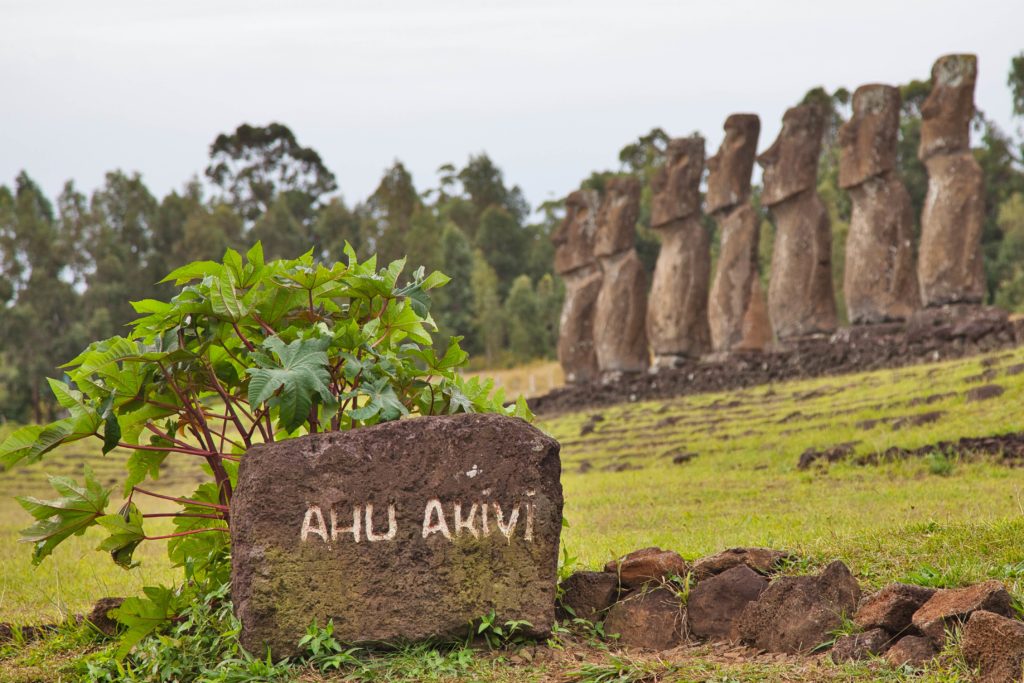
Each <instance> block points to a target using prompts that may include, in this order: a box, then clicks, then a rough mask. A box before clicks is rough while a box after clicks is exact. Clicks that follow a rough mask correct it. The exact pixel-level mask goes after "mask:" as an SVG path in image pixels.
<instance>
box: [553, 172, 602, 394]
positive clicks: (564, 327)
mask: <svg viewBox="0 0 1024 683" xmlns="http://www.w3.org/2000/svg"><path fill="white" fill-rule="evenodd" d="M599 208H600V199H599V197H598V194H597V192H596V191H594V190H578V191H576V192H573V193H571V194H570V195H569V196H568V197H566V199H565V212H566V213H565V220H563V221H562V224H561V225H560V226H559V228H558V230H557V231H555V233H554V234H553V235H552V236H551V241H552V243H554V245H555V271H556V272H557V273H559V274H560V275H561V276H562V280H563V281H564V282H565V299H564V301H563V304H562V317H561V321H560V323H559V329H558V361H559V363H560V364H561V366H562V370H563V372H564V373H565V378H566V381H567V382H569V383H585V382H589V381H591V380H594V379H596V378H597V375H598V368H597V353H596V351H595V349H594V314H595V311H596V307H597V296H598V293H599V292H600V291H601V269H600V268H599V267H598V263H597V259H596V257H595V256H594V241H595V239H596V238H597V213H598V209H599Z"/></svg>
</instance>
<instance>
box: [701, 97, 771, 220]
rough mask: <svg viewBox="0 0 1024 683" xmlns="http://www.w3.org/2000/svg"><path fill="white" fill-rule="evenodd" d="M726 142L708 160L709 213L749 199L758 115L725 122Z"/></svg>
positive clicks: (758, 128) (731, 118) (734, 117)
mask: <svg viewBox="0 0 1024 683" xmlns="http://www.w3.org/2000/svg"><path fill="white" fill-rule="evenodd" d="M724 129H725V139H723V140H722V145H721V146H720V147H719V148H718V152H717V153H716V154H715V155H714V156H713V157H710V158H709V159H708V191H707V196H706V197H705V202H706V206H707V212H708V213H717V212H719V211H723V210H728V209H731V208H733V207H736V206H739V205H740V204H746V203H747V201H748V200H749V199H750V174H751V172H752V171H753V170H754V159H755V158H756V157H757V139H758V136H759V135H760V134H761V119H760V118H758V116H757V114H733V115H731V116H730V117H729V118H727V119H726V120H725V126H724Z"/></svg>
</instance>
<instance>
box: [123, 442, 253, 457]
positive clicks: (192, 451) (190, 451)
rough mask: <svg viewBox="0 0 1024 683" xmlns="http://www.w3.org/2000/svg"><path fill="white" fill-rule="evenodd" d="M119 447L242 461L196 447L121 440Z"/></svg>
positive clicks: (218, 452) (225, 454)
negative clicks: (144, 444)
mask: <svg viewBox="0 0 1024 683" xmlns="http://www.w3.org/2000/svg"><path fill="white" fill-rule="evenodd" d="M117 446H118V448H127V449H129V450H133V451H151V452H153V453H162V452H167V453H181V454H183V455H194V456H197V457H200V458H207V459H210V458H222V459H224V460H233V461H235V462H241V458H239V457H238V456H237V455H228V454H227V453H221V452H220V451H212V452H211V451H200V450H196V449H195V448H177V447H174V446H143V445H142V444H137V443H136V444H132V443H125V442H123V441H119V442H118V444H117Z"/></svg>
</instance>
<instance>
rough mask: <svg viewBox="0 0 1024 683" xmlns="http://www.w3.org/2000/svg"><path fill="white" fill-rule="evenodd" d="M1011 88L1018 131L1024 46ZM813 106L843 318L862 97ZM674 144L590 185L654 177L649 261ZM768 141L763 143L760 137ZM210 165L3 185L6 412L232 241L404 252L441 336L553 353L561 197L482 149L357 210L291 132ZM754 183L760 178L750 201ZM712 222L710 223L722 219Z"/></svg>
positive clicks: (245, 132)
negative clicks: (164, 182) (427, 277)
mask: <svg viewBox="0 0 1024 683" xmlns="http://www.w3.org/2000/svg"><path fill="white" fill-rule="evenodd" d="M1008 85H1009V87H1010V91H1011V94H1012V97H1013V113H1014V115H1015V117H1017V118H1016V119H1015V120H1016V121H1018V122H1020V124H1021V128H1024V53H1022V54H1021V55H1020V56H1018V57H1016V58H1014V59H1013V61H1012V63H1011V69H1010V75H1009V78H1008ZM930 89H931V85H930V83H929V82H928V81H916V80H915V81H912V82H910V83H908V84H905V85H903V86H902V87H901V93H902V95H903V108H902V112H901V124H900V139H899V158H900V166H899V168H900V173H901V174H902V176H903V179H904V182H905V183H906V185H907V189H908V190H909V192H910V194H911V197H912V200H913V203H914V209H915V213H916V215H917V216H918V217H919V216H920V212H921V206H922V204H923V202H924V197H925V193H926V190H927V182H928V181H927V174H926V172H925V169H924V166H923V164H921V162H919V161H918V160H917V145H918V141H919V139H920V125H921V115H920V107H921V104H922V103H923V102H924V99H925V98H926V97H927V95H928V92H929V91H930ZM803 101H804V102H807V101H816V102H818V103H819V104H821V105H822V106H824V107H825V108H826V109H827V111H828V112H830V125H829V126H828V130H827V131H826V139H825V144H824V146H823V152H822V159H821V162H822V163H821V165H820V168H819V192H820V194H821V196H822V200H823V201H824V202H825V204H826V206H827V207H828V210H829V214H830V216H831V218H832V231H833V275H834V278H835V284H836V287H835V290H836V292H837V298H838V300H839V301H838V303H839V310H840V312H841V313H842V312H843V311H844V310H845V307H844V305H843V302H842V279H843V264H844V262H845V244H846V233H847V230H848V227H849V219H850V211H851V204H850V200H849V197H848V195H847V194H846V192H845V191H843V190H841V189H840V188H839V185H838V159H839V146H838V141H837V139H836V137H837V133H838V129H839V126H840V125H841V124H842V123H843V121H844V120H845V119H846V118H847V117H848V116H849V105H850V91H849V90H847V89H845V88H840V89H838V90H836V91H835V92H832V93H829V92H826V91H825V90H824V89H822V88H815V89H812V90H811V91H809V92H808V93H807V94H806V95H805V97H804V99H803ZM723 119H724V116H723ZM974 126H975V130H976V132H977V133H978V135H977V138H978V140H979V145H978V146H977V147H976V149H975V155H976V157H977V159H978V161H979V163H980V164H981V167H982V169H983V171H984V175H985V192H986V197H985V200H986V204H985V205H986V224H985V232H984V236H983V247H984V252H985V267H986V276H987V284H988V295H989V296H988V298H989V301H990V302H991V303H995V304H996V305H999V306H1002V307H1004V308H1007V309H1010V310H1024V171H1022V169H1024V167H1022V159H1024V130H1022V129H1021V128H1018V130H1016V131H1015V132H1014V133H1013V134H1011V133H1007V132H1006V131H1003V130H1000V129H999V127H998V126H997V125H995V123H994V122H993V121H992V120H991V119H990V118H989V117H987V116H986V115H985V113H984V112H981V111H979V112H977V114H976V116H975V120H974ZM668 139H669V136H668V134H667V133H665V131H663V130H662V129H660V128H655V129H653V130H652V131H650V132H649V133H648V134H646V135H643V136H640V137H639V138H638V139H637V140H635V141H633V142H631V143H630V144H628V145H626V146H625V147H624V148H623V149H622V150H621V151H620V153H619V161H620V164H621V165H620V168H619V170H618V171H614V172H613V171H606V172H595V173H593V174H591V176H590V177H589V178H587V179H586V180H584V181H583V183H582V184H581V185H582V186H584V187H591V188H594V189H597V190H599V191H600V190H601V189H602V188H603V186H604V183H605V181H606V180H607V179H608V178H609V177H611V176H614V175H619V174H632V175H636V176H637V177H639V178H640V179H641V180H642V181H643V186H644V188H645V189H644V194H643V201H642V205H641V214H640V218H639V221H638V226H637V228H638V241H637V249H638V251H639V253H640V257H641V259H642V260H643V262H644V263H645V265H646V266H647V268H648V269H649V270H653V268H654V263H655V261H656V259H657V255H658V249H659V242H658V238H657V235H656V234H655V233H654V231H652V230H651V229H650V185H649V180H650V178H651V176H652V175H653V173H654V172H655V170H657V168H658V166H659V165H660V164H661V163H662V162H663V160H664V153H665V149H666V146H667V143H668ZM769 144H771V140H765V139H762V140H761V141H760V145H759V146H760V148H761V149H764V148H765V147H767V146H768V145H769ZM713 151H714V150H712V149H709V150H708V154H711V153H713ZM204 175H205V182H200V181H199V180H198V179H194V180H193V181H192V182H190V183H188V185H187V186H186V187H185V188H184V189H183V190H182V191H181V192H171V193H170V194H168V195H167V196H165V197H163V198H162V199H158V198H157V197H155V196H154V195H153V194H152V193H151V192H150V191H149V189H148V188H147V187H146V186H145V184H144V183H143V181H142V178H141V177H140V176H139V175H138V174H125V173H122V172H120V171H115V172H112V173H108V174H107V176H106V179H105V182H104V184H103V186H102V187H100V188H99V189H97V190H96V191H95V192H93V193H92V195H91V196H88V197H87V196H85V195H84V194H83V193H81V192H80V191H79V190H77V189H76V187H75V186H74V184H73V183H70V182H69V183H68V184H67V185H66V186H65V187H64V190H63V191H62V192H61V194H60V196H59V197H57V198H56V202H55V203H54V201H52V200H51V199H49V198H47V197H46V196H45V195H44V194H43V192H42V191H41V190H40V189H39V187H38V186H37V185H36V184H35V183H34V182H33V181H32V179H31V178H29V177H28V176H27V175H26V174H24V173H22V174H21V175H19V176H18V178H17V179H16V180H15V182H14V185H13V187H7V186H0V259H2V260H0V264H2V266H0V268H2V270H0V419H14V420H19V421H24V420H35V421H39V420H42V419H48V418H50V417H51V414H50V413H51V412H52V411H53V409H54V406H53V404H52V403H51V402H49V400H48V399H47V398H46V397H47V396H48V391H47V387H46V381H45V379H46V377H47V376H51V377H56V376H59V375H60V371H59V370H58V369H57V367H56V366H57V364H59V363H61V362H63V361H65V360H67V359H70V358H71V357H73V356H74V355H75V354H77V352H78V351H79V350H81V348H82V347H83V346H85V345H86V344H87V343H88V342H89V341H91V340H93V339H98V338H103V337H107V336H110V335H113V334H117V333H118V332H119V331H120V330H122V329H123V326H124V324H125V323H126V322H127V321H129V320H131V319H132V318H133V317H134V311H133V309H132V307H131V305H130V303H129V302H131V301H135V300H139V299H143V298H149V297H155V298H161V297H166V296H168V295H169V293H170V290H169V289H167V288H164V287H161V286H160V285H158V284H155V283H157V282H158V281H159V280H160V279H161V278H162V277H163V276H164V275H165V274H166V273H168V272H170V271H171V270H172V269H174V268H175V267H177V266H179V265H182V264H184V263H187V262H189V261H195V260H204V259H214V258H219V257H220V256H222V255H223V253H224V250H225V249H227V248H229V247H233V248H236V249H239V250H243V249H246V248H248V246H250V245H251V244H252V243H253V242H255V241H256V240H260V241H262V243H263V246H264V250H265V252H266V253H267V255H268V257H294V256H296V255H298V254H301V253H304V252H306V251H308V250H310V249H312V250H313V253H314V254H315V256H316V257H317V258H318V259H321V260H323V261H333V260H337V259H339V258H342V247H343V245H344V244H345V242H349V243H350V244H352V245H353V247H355V249H356V251H357V253H358V254H359V256H360V258H366V257H368V256H369V255H371V254H373V253H376V254H377V255H378V258H379V260H380V262H382V263H385V262H388V261H390V260H393V259H397V258H401V257H402V256H405V255H407V256H408V258H409V263H410V265H424V266H426V267H427V268H428V269H438V270H442V271H443V272H445V273H447V274H448V275H450V276H451V277H452V282H451V283H450V284H449V285H448V286H447V287H445V288H443V289H441V290H439V291H438V293H437V294H436V296H435V300H434V305H433V308H432V312H433V314H434V317H435V319H436V320H437V322H438V324H439V326H440V328H441V331H442V334H444V335H462V336H464V337H465V338H466V339H465V342H464V343H463V345H464V347H465V348H467V350H469V351H470V352H471V354H473V356H474V357H475V358H476V360H477V361H478V362H479V363H480V364H482V365H486V366H491V367H493V366H496V365H503V364H508V363H513V362H518V361H522V360H526V359H531V358H538V357H553V355H554V350H555V343H556V340H557V334H558V318H559V314H560V309H561V302H562V284H561V281H560V280H559V279H558V278H557V277H556V276H555V275H554V274H553V273H552V261H553V247H552V245H551V243H550V235H551V233H552V232H553V230H554V229H555V227H557V224H558V222H559V221H560V219H561V208H562V207H561V203H560V202H547V203H545V204H542V205H540V206H539V207H536V209H535V210H531V207H530V205H529V204H528V203H527V201H526V199H525V197H524V196H523V193H522V192H521V190H520V189H519V188H518V187H517V186H515V185H511V186H510V185H509V184H507V183H506V181H505V179H504V177H503V174H502V172H501V169H500V168H499V167H498V166H496V165H495V163H494V162H493V161H492V160H491V159H490V158H489V157H488V156H487V155H486V154H480V155H479V156H474V157H471V158H470V159H469V160H468V161H467V162H466V163H465V165H464V166H462V167H461V168H460V167H457V166H455V165H452V164H445V165H444V166H441V167H440V168H439V169H438V173H437V177H436V179H435V180H434V181H433V182H432V183H430V185H429V186H426V187H416V185H415V184H414V183H413V178H412V176H411V175H410V173H409V172H408V170H407V169H406V168H405V167H404V166H403V165H402V163H401V162H399V161H396V162H395V163H394V165H392V166H391V167H390V168H388V169H387V170H386V171H385V172H384V175H383V177H382V178H381V180H380V183H379V184H378V186H377V188H376V190H375V191H374V192H373V193H372V194H371V195H370V196H369V197H368V198H367V199H366V200H365V201H362V202H358V203H356V204H354V205H351V206H350V205H348V204H346V203H345V201H344V200H343V199H342V198H341V196H340V195H339V194H338V192H337V190H338V187H337V182H336V180H335V177H334V175H333V174H332V173H331V172H330V170H328V169H327V168H326V166H325V165H324V164H323V162H322V160H321V159H320V156H319V155H318V154H317V153H316V151H315V150H313V149H310V148H308V147H303V146H301V145H300V144H299V142H298V141H297V140H296V138H295V136H294V134H293V133H292V131H290V130H289V129H288V128H287V127H286V126H284V125H281V124H270V125H268V126H265V127H255V126H249V125H243V126H240V127H239V128H238V129H237V130H235V131H234V132H233V133H230V134H224V135H220V136H218V137H217V138H216V140H215V141H214V142H213V144H212V145H211V146H210V159H209V163H208V166H207V168H206V169H205V174H204ZM568 189H569V188H567V190H566V191H567V192H568ZM758 193H759V188H758V187H756V186H755V189H754V198H755V203H756V200H757V197H758ZM918 224H919V222H918ZM706 226H707V229H708V230H710V231H714V224H713V222H711V221H710V220H707V223H706ZM761 232H762V235H761V242H760V265H761V275H762V277H763V278H765V281H767V278H768V277H769V276H770V268H771V263H770V255H771V251H772V242H773V237H774V226H773V225H772V223H771V219H770V216H769V215H768V214H764V217H763V221H762V231H761ZM716 240H717V235H715V240H713V242H712V244H713V245H716V244H717V242H716ZM715 251H716V247H715V246H713V249H712V253H713V255H714V253H715Z"/></svg>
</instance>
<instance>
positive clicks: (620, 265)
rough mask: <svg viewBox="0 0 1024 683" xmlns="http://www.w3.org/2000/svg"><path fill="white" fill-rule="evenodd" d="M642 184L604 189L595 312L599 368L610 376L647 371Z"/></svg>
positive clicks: (619, 182) (615, 183) (622, 182)
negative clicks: (639, 224) (639, 239)
mask: <svg viewBox="0 0 1024 683" xmlns="http://www.w3.org/2000/svg"><path fill="white" fill-rule="evenodd" d="M639 210H640V182H639V181H638V180H637V179H636V178H612V179H611V180H609V181H608V183H607V184H606V185H605V191H604V198H603V199H602V200H601V211H600V213H599V215H598V219H597V239H596V241H595V244H594V255H595V256H597V258H598V262H599V263H600V265H601V274H602V278H603V279H602V281H601V291H600V293H599V294H598V295H597V307H596V312H595V314H594V349H595V351H596V353H597V367H598V369H599V370H600V371H601V373H602V374H603V375H605V376H608V375H612V374H614V373H621V372H642V371H644V370H646V369H647V366H648V357H647V335H646V334H645V332H644V319H645V316H646V313H647V273H646V272H644V267H643V264H641V263H640V258H639V257H638V256H637V255H636V249H634V245H635V244H636V219H637V214H638V212H639Z"/></svg>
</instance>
